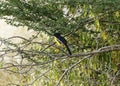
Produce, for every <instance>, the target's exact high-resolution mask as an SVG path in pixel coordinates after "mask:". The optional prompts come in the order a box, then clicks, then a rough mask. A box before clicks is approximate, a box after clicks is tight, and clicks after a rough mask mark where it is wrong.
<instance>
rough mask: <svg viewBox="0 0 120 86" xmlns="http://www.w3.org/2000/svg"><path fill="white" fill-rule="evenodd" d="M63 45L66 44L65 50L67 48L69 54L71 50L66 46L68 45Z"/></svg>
mask: <svg viewBox="0 0 120 86" xmlns="http://www.w3.org/2000/svg"><path fill="white" fill-rule="evenodd" d="M65 46H66V48H67V50H68V53H69V54H70V55H72V53H71V50H70V48H69V47H68V45H65Z"/></svg>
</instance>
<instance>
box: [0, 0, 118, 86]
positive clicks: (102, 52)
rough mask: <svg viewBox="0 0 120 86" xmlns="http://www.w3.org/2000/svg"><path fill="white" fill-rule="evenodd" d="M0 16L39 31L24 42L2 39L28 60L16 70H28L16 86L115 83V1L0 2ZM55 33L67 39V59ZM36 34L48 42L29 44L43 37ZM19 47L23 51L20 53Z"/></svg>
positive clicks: (104, 85) (109, 85) (115, 85)
mask: <svg viewBox="0 0 120 86" xmlns="http://www.w3.org/2000/svg"><path fill="white" fill-rule="evenodd" d="M0 18H1V19H5V20H6V22H7V23H9V24H11V25H14V26H16V27H18V26H27V27H28V30H29V29H33V30H35V31H37V32H39V34H37V35H36V36H33V38H30V39H28V40H27V39H24V38H21V39H22V40H24V41H23V43H21V44H13V43H11V42H10V41H9V40H8V41H7V40H5V42H7V44H10V46H14V47H16V49H17V51H15V50H13V51H12V52H19V54H21V55H22V56H23V59H27V61H28V62H27V63H26V64H25V65H24V64H22V66H21V67H22V70H21V71H24V70H26V69H29V70H28V71H26V72H25V73H21V76H22V79H23V80H21V81H20V82H19V83H18V82H17V84H19V85H20V86H22V85H26V84H27V85H29V84H31V85H33V86H54V85H56V86H58V85H60V86H119V85H120V1H119V0H59V1H58V0H7V1H0ZM55 32H59V33H61V34H62V35H63V36H64V37H66V39H67V41H68V45H69V47H70V49H71V51H72V53H73V55H72V56H69V55H68V54H67V53H66V52H67V51H66V49H65V48H64V46H63V47H61V46H60V47H59V46H57V45H56V44H54V42H53V34H54V33H55ZM41 33H45V34H47V35H48V37H49V40H46V41H45V42H34V41H33V40H32V39H34V38H42V36H41ZM43 40H45V39H43ZM21 45H24V46H25V45H27V47H26V46H25V48H23V47H24V46H22V49H21ZM28 46H29V47H28ZM4 50H5V49H4ZM8 52H9V51H8ZM29 63H31V64H30V65H28V64H29ZM0 65H1V66H0V68H1V69H2V67H3V64H2V63H1V64H0ZM12 66H14V67H15V68H14V67H13V68H11V67H10V69H11V70H13V71H15V72H17V73H18V75H20V73H19V72H18V71H19V69H16V67H18V66H16V65H12ZM3 69H4V68H3ZM5 69H6V68H5ZM15 72H13V73H15ZM27 74H28V75H27ZM13 80H14V79H13ZM13 82H14V81H11V83H13ZM14 83H15V84H16V82H14Z"/></svg>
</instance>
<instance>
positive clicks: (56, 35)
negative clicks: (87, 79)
mask: <svg viewBox="0 0 120 86" xmlns="http://www.w3.org/2000/svg"><path fill="white" fill-rule="evenodd" d="M54 36H55V37H56V38H57V40H58V41H59V43H62V44H63V45H65V47H66V48H67V50H68V53H69V54H70V55H72V53H71V51H70V49H69V47H68V45H67V40H66V39H65V38H64V37H63V36H61V34H60V33H55V34H54Z"/></svg>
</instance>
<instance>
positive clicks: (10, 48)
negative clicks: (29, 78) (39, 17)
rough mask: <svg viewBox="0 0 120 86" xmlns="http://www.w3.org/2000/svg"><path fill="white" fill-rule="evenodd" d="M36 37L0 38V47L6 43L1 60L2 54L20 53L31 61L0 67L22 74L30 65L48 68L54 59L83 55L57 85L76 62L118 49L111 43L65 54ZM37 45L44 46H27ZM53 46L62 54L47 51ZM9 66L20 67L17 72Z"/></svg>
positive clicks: (53, 44) (118, 46) (57, 85)
mask: <svg viewBox="0 0 120 86" xmlns="http://www.w3.org/2000/svg"><path fill="white" fill-rule="evenodd" d="M16 38H18V39H22V40H23V41H24V43H20V44H14V43H12V42H11V41H10V40H12V39H16ZM35 38H36V37H34V38H33V39H30V40H29V39H26V38H24V37H20V36H13V37H10V38H8V39H1V40H0V41H1V42H0V47H2V45H3V44H4V45H6V46H7V47H5V48H3V49H0V58H2V61H3V60H4V56H6V55H8V56H9V54H11V53H12V54H11V55H12V57H14V56H17V55H20V56H21V57H22V58H21V59H28V60H31V62H32V63H28V64H23V63H22V62H21V64H14V63H9V65H7V66H3V67H1V68H0V69H5V70H7V71H10V72H13V73H18V74H24V73H28V72H29V71H30V70H31V69H32V67H34V66H39V67H41V68H42V67H46V68H49V64H50V63H52V62H54V61H56V60H62V59H63V60H64V59H71V58H76V57H77V58H79V57H83V58H82V59H81V58H80V61H78V62H76V63H74V64H73V65H71V66H70V67H68V68H67V69H66V70H65V71H64V73H63V74H62V76H61V77H60V79H59V81H58V82H57V84H56V86H59V84H60V82H61V81H62V80H63V78H64V77H65V75H66V74H67V73H68V72H69V71H71V70H72V69H73V68H74V67H76V66H77V65H78V64H80V63H81V62H82V61H83V60H86V59H88V58H90V57H93V56H95V55H97V54H100V53H105V52H111V51H120V45H111V46H105V47H101V48H100V49H98V50H94V51H91V52H86V53H84V52H79V53H76V54H73V55H71V56H70V55H67V54H66V53H65V52H64V51H62V49H60V48H59V47H57V46H55V43H54V42H52V43H43V42H37V41H34V39H35ZM35 44H37V45H39V46H44V48H42V49H40V50H35V49H31V47H29V46H30V45H35ZM51 47H54V48H58V49H59V50H61V51H62V52H63V54H58V53H57V54H56V53H51V52H49V51H47V50H48V49H49V48H51ZM36 56H37V57H38V59H43V58H46V59H47V60H42V61H40V62H37V61H36V60H34V58H36ZM11 68H17V69H19V68H21V70H19V71H18V72H16V71H13V70H11ZM46 73H48V71H46V72H44V73H43V74H41V75H40V76H39V77H38V78H40V77H41V76H43V75H45V74H46ZM38 78H36V79H35V80H34V81H33V82H32V83H31V84H33V83H34V82H35V81H36V80H37V79H38ZM113 81H114V79H113Z"/></svg>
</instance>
